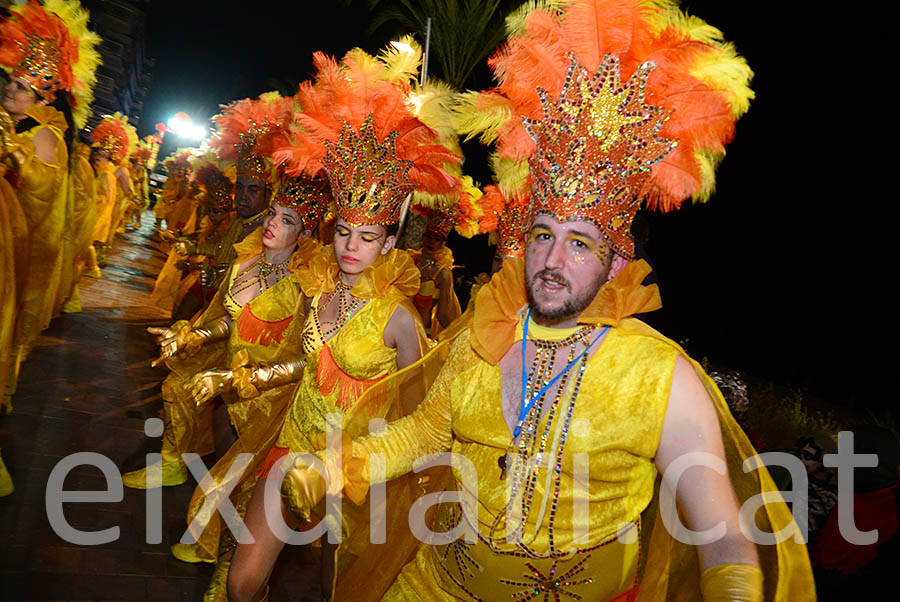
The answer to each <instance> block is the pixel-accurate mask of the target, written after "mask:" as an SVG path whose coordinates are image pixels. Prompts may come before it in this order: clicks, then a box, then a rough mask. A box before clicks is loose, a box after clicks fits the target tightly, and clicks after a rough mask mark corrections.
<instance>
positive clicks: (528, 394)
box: [488, 309, 608, 557]
mask: <svg viewBox="0 0 900 602" xmlns="http://www.w3.org/2000/svg"><path fill="white" fill-rule="evenodd" d="M530 319H531V310H530V309H529V311H528V315H527V316H526V319H525V326H524V328H523V335H522V404H521V407H520V413H519V421H518V423H517V425H516V428H515V429H514V432H513V439H512V442H511V443H510V446H509V447H508V448H507V450H506V452H505V453H504V454H503V455H502V456H500V457H499V458H498V460H497V464H498V465H499V467H500V478H501V479H506V478H507V469H509V470H511V471H512V475H511V479H510V486H509V498H508V501H507V505H506V508H505V511H504V512H500V513H498V514H497V516H496V517H495V519H494V521H493V524H491V526H490V534H489V537H488V543H489V545H490V546H491V548H493V549H494V550H495V551H497V552H502V549H501V548H500V544H501V543H507V542H509V541H515V542H516V543H517V544H518V548H519V550H520V551H521V552H524V553H525V554H526V555H530V556H533V557H538V556H540V554H538V553H537V552H534V551H533V550H531V549H530V548H529V547H528V544H529V543H531V542H532V541H533V540H534V538H535V537H537V534H538V532H539V530H540V525H541V524H542V523H543V519H544V515H545V513H546V512H547V507H548V504H549V506H550V527H549V533H548V535H549V541H550V548H549V551H548V553H547V554H549V555H551V556H553V555H556V554H557V552H556V550H555V547H554V545H553V539H554V538H553V523H554V518H555V516H556V507H557V503H558V500H559V488H560V475H561V470H560V469H561V466H562V459H563V457H562V456H563V450H564V447H565V442H566V438H567V437H568V432H569V425H570V423H571V420H572V414H573V412H574V410H575V402H576V400H577V399H578V393H579V391H580V388H581V381H582V378H583V377H584V371H585V369H586V368H587V360H588V352H589V351H590V349H591V347H593V345H594V344H595V343H596V342H597V341H599V340H600V339H601V338H603V335H604V334H605V332H606V331H607V330H608V327H606V328H604V329H603V330H602V331H601V332H600V333H599V334H598V335H597V336H596V337H593V339H591V336H590V335H591V334H592V333H593V331H594V327H593V326H583V327H581V328H579V329H578V330H576V331H575V332H574V333H572V334H571V335H569V336H567V337H566V338H564V339H561V340H541V339H535V338H531V339H530V340H531V342H532V343H533V344H534V345H535V347H536V348H537V350H536V353H535V357H534V360H533V361H532V363H531V369H530V370H529V371H528V372H527V374H526V370H525V343H526V341H527V340H529V339H528V323H529V321H530ZM579 344H580V345H582V346H583V347H584V349H583V350H582V351H581V353H577V347H578V346H579ZM566 347H568V348H569V349H568V356H567V359H566V367H565V368H564V369H563V370H562V371H560V372H559V373H557V374H556V376H553V368H554V365H555V363H556V356H557V352H558V351H559V350H560V349H564V348H566ZM576 365H577V368H576V369H575V370H574V371H573V370H572V368H573V367H575V366H576ZM573 372H574V379H573V382H572V383H571V386H570V375H571V374H572V373H573ZM555 383H558V387H557V389H556V393H555V395H554V397H553V401H552V402H551V405H550V407H549V408H548V410H547V412H548V413H547V417H546V423H545V426H544V428H543V430H539V427H540V423H541V418H542V414H543V410H544V404H545V401H546V395H547V391H548V390H549V389H550V388H551V387H552V386H553V385H554V384H555ZM569 389H571V393H570V394H569V395H568V396H567V398H566V401H565V403H564V404H563V406H562V410H560V402H561V401H562V400H563V397H564V395H565V393H566V391H567V390H569ZM527 400H530V401H527ZM557 414H561V416H562V418H561V420H559V421H557V424H556V426H555V428H554V419H555V418H556V416H557ZM551 434H552V435H553V436H552V439H551ZM517 439H518V441H517ZM548 442H550V443H551V445H550V446H549V448H548V445H547V444H548ZM510 448H514V450H515V451H514V453H513V454H512V455H510V453H509V451H510ZM554 452H555V458H549V463H548V466H549V467H550V468H548V469H547V471H546V478H545V481H546V482H545V484H544V488H543V491H544V495H543V499H542V502H541V507H540V513H539V516H538V518H537V520H536V522H535V525H536V528H535V531H534V533H533V534H532V535H531V536H530V537H529V538H528V540H527V541H525V537H524V536H525V533H524V531H525V525H526V522H527V518H528V516H529V514H530V512H531V509H532V502H533V498H534V491H535V488H536V486H537V482H538V476H539V472H540V468H541V467H542V466H544V464H545V462H544V459H545V453H550V454H553V453H554ZM551 481H552V483H551ZM501 528H502V530H503V531H504V533H503V535H501V536H500V537H497V536H495V535H494V534H495V533H496V532H497V531H498V530H500V529H501ZM510 538H511V539H510Z"/></svg>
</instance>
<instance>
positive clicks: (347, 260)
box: [334, 217, 397, 275]
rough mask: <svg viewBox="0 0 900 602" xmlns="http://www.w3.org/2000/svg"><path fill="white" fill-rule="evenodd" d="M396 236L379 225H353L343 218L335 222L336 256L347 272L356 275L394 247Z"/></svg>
mask: <svg viewBox="0 0 900 602" xmlns="http://www.w3.org/2000/svg"><path fill="white" fill-rule="evenodd" d="M396 241H397V237H396V236H388V235H387V229H386V228H385V227H384V226H379V225H363V226H351V225H350V224H348V223H347V222H346V221H344V220H343V219H342V218H340V217H339V218H337V220H336V221H335V224H334V256H335V257H336V258H337V262H338V266H339V267H340V269H341V271H342V272H343V273H345V274H349V275H356V274H360V273H362V271H363V270H365V269H366V268H367V267H369V266H370V265H372V264H373V263H375V260H376V259H378V257H379V256H381V255H384V254H386V253H387V252H388V251H390V250H391V249H393V248H394V243H395V242H396Z"/></svg>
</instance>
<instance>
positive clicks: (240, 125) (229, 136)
mask: <svg viewBox="0 0 900 602" xmlns="http://www.w3.org/2000/svg"><path fill="white" fill-rule="evenodd" d="M222 109H223V111H222V113H221V114H220V115H216V116H215V117H213V122H214V123H215V124H216V128H217V130H218V131H217V133H216V135H215V136H213V138H212V140H210V146H211V147H212V148H213V149H214V150H215V151H216V153H217V154H218V155H219V158H220V159H222V160H224V161H232V162H234V163H235V164H236V165H237V177H238V178H240V177H251V178H259V179H261V180H263V181H265V182H268V183H270V184H271V183H273V180H274V176H275V174H274V173H273V169H272V153H273V152H274V151H275V149H276V148H277V147H279V146H283V145H284V144H286V143H287V134H288V129H287V128H288V126H289V125H290V122H291V116H292V114H293V100H292V99H291V98H290V97H288V98H282V97H281V96H280V95H279V94H278V93H275V92H268V93H266V94H263V95H261V96H260V97H259V98H256V99H252V98H245V99H243V100H238V101H236V102H233V103H231V104H230V105H227V106H225V105H223V106H222Z"/></svg>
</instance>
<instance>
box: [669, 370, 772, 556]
mask: <svg viewBox="0 0 900 602" xmlns="http://www.w3.org/2000/svg"><path fill="white" fill-rule="evenodd" d="M691 452H702V453H706V454H712V455H713V456H715V457H716V458H718V459H720V460H721V461H722V463H723V464H724V462H725V449H724V446H723V445H722V435H721V431H720V429H719V420H718V418H717V416H716V410H715V407H714V405H713V401H712V400H711V399H710V397H709V394H708V393H707V391H706V387H705V386H704V385H703V382H702V381H701V380H700V377H699V376H698V375H697V373H696V372H695V371H694V368H693V367H692V366H691V364H690V362H689V361H688V360H687V359H685V358H684V357H682V356H679V357H678V359H677V360H676V362H675V370H674V374H673V376H672V388H671V391H670V393H669V404H668V409H667V410H666V417H665V421H664V423H663V430H662V437H661V438H660V443H659V449H658V450H657V455H656V465H657V467H658V468H659V470H660V472H661V473H663V476H664V477H665V474H666V470H667V469H668V468H669V466H670V465H671V464H672V463H673V462H674V461H675V460H677V459H678V458H679V457H682V456H683V455H684V454H688V453H691ZM676 500H677V504H678V507H679V509H680V510H681V514H683V515H684V517H685V522H686V523H687V526H688V527H689V528H690V529H692V530H694V531H705V530H707V529H710V528H712V527H714V526H716V525H718V524H719V523H721V522H723V521H724V523H725V528H726V531H725V536H724V537H722V538H721V539H719V540H718V541H715V542H713V543H708V544H704V545H701V546H698V553H699V555H700V569H701V571H705V570H707V569H709V568H711V567H714V566H718V565H722V564H744V565H754V566H758V565H759V558H758V556H757V554H756V546H755V545H754V544H753V543H752V542H751V541H749V540H748V539H747V538H746V537H744V535H743V534H742V533H741V531H740V528H739V526H738V512H739V504H738V500H737V497H736V496H735V493H734V489H733V488H732V486H731V481H730V480H729V478H728V474H727V472H726V474H719V473H718V472H716V471H715V470H714V469H712V468H710V467H707V466H694V467H692V468H689V469H687V470H686V471H685V472H684V473H683V474H682V475H681V477H680V479H679V481H678V487H677V490H676Z"/></svg>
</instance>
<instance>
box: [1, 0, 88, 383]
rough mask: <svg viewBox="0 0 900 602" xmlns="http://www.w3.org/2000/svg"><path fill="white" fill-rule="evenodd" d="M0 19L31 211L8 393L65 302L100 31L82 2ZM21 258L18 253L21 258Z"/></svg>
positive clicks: (21, 179)
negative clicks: (76, 159)
mask: <svg viewBox="0 0 900 602" xmlns="http://www.w3.org/2000/svg"><path fill="white" fill-rule="evenodd" d="M10 11H11V14H10V17H9V18H8V19H7V20H6V21H4V22H3V23H0V64H2V65H3V66H4V68H6V69H7V70H8V71H9V72H10V76H11V81H10V83H9V84H8V85H7V86H6V89H5V90H4V93H3V99H2V105H3V108H4V112H6V113H8V115H9V119H4V120H2V122H3V123H2V129H3V143H4V146H3V150H2V155H3V161H4V163H5V164H6V174H5V177H6V179H7V181H8V182H9V183H10V184H12V186H13V188H14V189H15V191H16V195H17V197H18V201H19V205H20V207H21V209H22V211H23V213H24V215H25V219H26V223H27V232H28V236H29V245H28V249H27V251H26V254H27V259H23V261H26V262H27V265H28V272H27V274H25V276H24V278H23V279H22V280H21V289H20V290H19V292H18V293H17V294H18V297H19V299H20V307H19V312H18V316H17V326H16V342H15V347H16V348H15V350H14V351H13V353H14V359H13V360H12V361H11V362H10V363H11V367H10V374H9V376H8V378H7V384H6V387H7V389H6V392H5V393H6V394H7V395H11V394H12V393H13V392H14V390H15V383H16V376H17V373H18V364H19V363H20V362H21V361H22V360H23V359H24V358H25V357H26V355H27V354H28V350H29V349H30V347H31V345H32V344H33V343H34V340H35V339H36V338H37V336H38V334H39V333H40V332H41V331H42V330H43V329H44V328H46V327H47V325H48V324H49V322H50V319H51V317H52V316H53V312H54V310H55V309H57V299H58V297H57V295H58V292H59V286H60V280H61V278H62V275H63V271H64V270H69V269H71V267H70V266H64V265H63V263H64V250H65V249H64V246H62V245H60V241H61V240H63V239H64V233H65V231H66V229H67V228H69V227H71V224H67V223H66V219H67V214H68V210H69V208H70V205H69V203H68V199H69V197H68V176H69V169H68V168H69V155H70V146H71V144H72V141H73V139H74V118H75V116H76V115H77V116H78V119H79V120H81V119H82V118H83V117H84V115H86V114H87V111H88V106H87V104H88V103H87V102H85V100H86V98H88V97H89V95H90V89H89V86H90V83H91V82H92V81H93V71H94V69H95V68H96V66H97V64H98V63H99V55H98V54H97V52H96V51H95V50H94V46H96V44H97V43H99V41H100V38H99V37H97V36H96V35H95V34H93V33H92V32H90V31H88V30H87V22H88V18H89V16H88V13H87V11H85V10H84V9H82V8H81V5H80V4H79V3H78V2H64V1H62V0H48V1H47V2H45V3H44V5H43V6H42V5H41V4H40V3H38V2H36V1H35V0H31V1H30V2H29V3H28V4H26V5H24V6H23V5H16V6H13V7H12V8H11V9H10ZM17 263H18V260H17Z"/></svg>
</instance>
